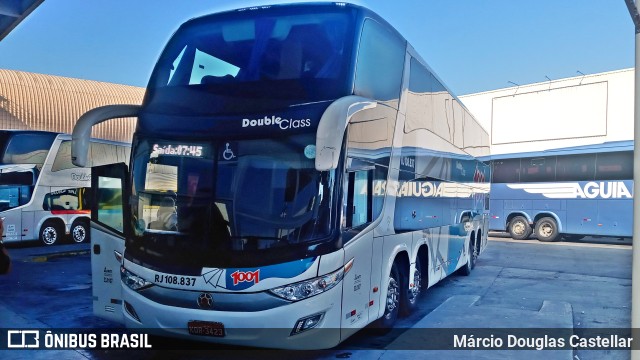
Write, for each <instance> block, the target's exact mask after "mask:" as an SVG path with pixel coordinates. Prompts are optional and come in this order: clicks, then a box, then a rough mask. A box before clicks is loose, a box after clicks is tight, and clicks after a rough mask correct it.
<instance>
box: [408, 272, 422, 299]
mask: <svg viewBox="0 0 640 360" xmlns="http://www.w3.org/2000/svg"><path fill="white" fill-rule="evenodd" d="M420 291H422V274H420V270H418V269H416V271H414V273H413V287H412V288H411V299H410V300H409V301H410V302H411V303H412V304H414V303H415V302H416V301H417V300H418V296H420Z"/></svg>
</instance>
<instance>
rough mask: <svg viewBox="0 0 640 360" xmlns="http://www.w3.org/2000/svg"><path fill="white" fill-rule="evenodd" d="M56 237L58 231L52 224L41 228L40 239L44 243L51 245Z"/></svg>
mask: <svg viewBox="0 0 640 360" xmlns="http://www.w3.org/2000/svg"><path fill="white" fill-rule="evenodd" d="M57 239H58V232H57V231H56V229H55V228H54V227H53V226H47V227H46V228H44V230H42V241H43V242H44V243H45V244H47V245H51V244H53V243H55V242H56V240H57Z"/></svg>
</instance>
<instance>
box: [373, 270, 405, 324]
mask: <svg viewBox="0 0 640 360" xmlns="http://www.w3.org/2000/svg"><path fill="white" fill-rule="evenodd" d="M401 289H402V278H401V277H400V270H398V265H397V264H396V263H395V262H394V263H393V265H392V266H391V272H390V273H389V277H388V278H387V298H386V299H385V302H384V314H383V315H382V317H381V318H380V319H378V323H377V325H378V326H377V327H379V328H382V329H385V330H390V329H391V328H393V325H394V324H395V323H396V320H397V319H398V312H399V311H400V309H399V308H400V298H401V297H402V291H401Z"/></svg>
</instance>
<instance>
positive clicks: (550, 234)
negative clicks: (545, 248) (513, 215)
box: [536, 217, 559, 242]
mask: <svg viewBox="0 0 640 360" xmlns="http://www.w3.org/2000/svg"><path fill="white" fill-rule="evenodd" d="M558 235H559V234H558V224H557V223H556V221H555V220H554V219H553V218H550V217H543V218H542V219H540V220H538V221H536V237H537V238H538V240H539V241H544V242H552V241H556V239H558Z"/></svg>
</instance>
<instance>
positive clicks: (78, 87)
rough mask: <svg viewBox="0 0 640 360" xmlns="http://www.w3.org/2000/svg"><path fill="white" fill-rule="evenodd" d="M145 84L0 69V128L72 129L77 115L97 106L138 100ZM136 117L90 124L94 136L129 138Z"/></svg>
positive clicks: (116, 139) (62, 130)
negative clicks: (123, 83) (135, 84)
mask: <svg viewBox="0 0 640 360" xmlns="http://www.w3.org/2000/svg"><path fill="white" fill-rule="evenodd" d="M144 91H145V89H144V88H140V87H135V86H128V85H120V84H112V83H106V82H99V81H92V80H81V79H73V78H66V77H61V76H53V75H44V74H35V73H28V72H22V71H15V70H4V69H0V129H31V130H48V131H57V132H66V133H71V131H72V130H73V126H74V125H75V123H76V121H77V120H78V118H79V117H80V116H81V115H82V114H84V113H85V112H87V111H88V110H91V109H93V108H95V107H98V106H103V105H111V104H141V103H142V98H143V96H144ZM135 122H136V119H135V118H128V119H116V120H111V121H107V122H105V123H103V124H99V125H96V126H94V127H93V132H92V136H93V137H97V138H103V139H109V140H115V141H131V138H132V134H133V130H134V129H135Z"/></svg>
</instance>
